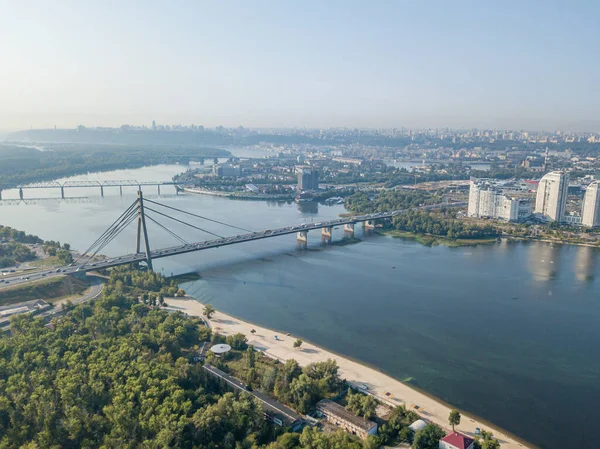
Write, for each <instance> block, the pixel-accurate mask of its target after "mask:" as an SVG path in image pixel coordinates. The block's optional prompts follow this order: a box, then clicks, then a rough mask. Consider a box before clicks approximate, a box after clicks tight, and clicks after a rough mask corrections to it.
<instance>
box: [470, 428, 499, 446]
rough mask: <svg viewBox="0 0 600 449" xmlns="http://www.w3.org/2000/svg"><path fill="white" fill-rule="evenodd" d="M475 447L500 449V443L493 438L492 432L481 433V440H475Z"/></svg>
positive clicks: (484, 431) (483, 431)
mask: <svg viewBox="0 0 600 449" xmlns="http://www.w3.org/2000/svg"><path fill="white" fill-rule="evenodd" d="M475 447H477V448H479V449H500V443H499V442H498V440H497V439H495V438H494V434H493V433H492V432H488V431H486V430H482V431H481V438H480V439H477V440H475Z"/></svg>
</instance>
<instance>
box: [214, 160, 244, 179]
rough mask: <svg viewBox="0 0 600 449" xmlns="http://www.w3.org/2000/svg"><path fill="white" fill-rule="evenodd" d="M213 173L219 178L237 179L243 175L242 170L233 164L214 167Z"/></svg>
mask: <svg viewBox="0 0 600 449" xmlns="http://www.w3.org/2000/svg"><path fill="white" fill-rule="evenodd" d="M213 173H214V174H215V175H217V176H224V177H235V176H240V175H241V174H242V168H241V167H240V166H239V165H233V164H231V163H227V164H219V165H213Z"/></svg>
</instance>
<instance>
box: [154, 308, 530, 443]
mask: <svg viewBox="0 0 600 449" xmlns="http://www.w3.org/2000/svg"><path fill="white" fill-rule="evenodd" d="M166 301H167V304H168V308H171V309H173V310H180V311H182V312H185V313H187V314H188V315H192V316H199V317H201V318H203V319H205V318H204V317H203V316H202V312H203V308H204V304H202V303H200V302H198V301H196V300H195V299H192V298H190V297H186V299H175V298H168V299H166ZM205 321H208V323H209V325H210V327H211V329H213V330H214V331H216V332H218V333H220V334H222V335H231V334H235V333H238V332H241V333H243V334H245V335H246V337H247V338H248V344H252V345H253V346H254V347H255V348H256V349H257V350H259V351H261V352H262V353H263V354H264V355H266V356H267V357H270V358H273V359H277V360H280V361H285V360H288V359H291V358H294V359H295V360H296V361H297V362H298V363H299V364H300V365H301V366H305V365H307V364H309V363H312V362H318V361H323V360H327V359H328V358H331V359H334V360H336V361H337V363H338V365H339V367H340V375H341V377H342V378H345V379H347V381H348V382H349V383H351V384H353V385H355V386H358V385H362V384H365V385H367V386H368V392H369V394H372V395H373V396H375V397H376V398H377V399H378V400H380V401H381V402H383V403H385V404H388V405H390V406H392V407H395V406H398V405H401V404H404V405H405V406H406V407H407V409H412V410H414V409H413V408H412V407H411V406H412V405H418V406H419V410H418V414H420V415H422V416H423V418H425V419H426V420H427V421H430V422H434V423H436V424H438V425H440V426H441V427H442V428H444V429H445V430H447V431H448V430H449V426H448V414H449V412H450V410H451V408H452V407H451V406H450V405H449V404H447V403H445V402H444V401H442V400H440V399H438V398H436V397H434V396H433V395H430V394H428V393H427V392H425V391H423V390H421V389H419V388H416V387H413V386H410V385H408V384H406V383H404V382H401V381H399V380H397V379H394V378H393V377H391V376H389V375H388V374H386V373H384V372H383V371H381V370H379V369H377V368H376V367H372V366H369V365H366V364H364V363H362V362H359V361H357V360H353V359H351V358H348V357H346V356H342V355H339V354H336V353H334V352H332V351H329V350H327V349H325V348H322V347H319V346H317V345H315V344H313V343H311V342H309V341H304V340H303V345H302V348H301V349H294V348H293V346H292V344H293V342H294V340H295V338H296V337H294V336H291V335H289V336H288V335H286V333H285V332H283V331H277V330H273V329H268V328H265V327H262V326H257V325H254V324H252V323H249V322H246V321H243V320H241V319H239V318H236V317H234V316H231V315H228V314H225V313H222V312H219V311H217V312H216V313H215V314H214V316H213V318H211V319H210V320H206V319H205ZM251 329H254V330H256V333H254V334H252V333H251V332H250V330H251ZM275 335H277V336H278V340H275V339H274V336H275ZM415 411H416V410H415ZM461 415H462V417H463V420H462V421H461V424H460V425H459V426H457V430H459V431H461V432H462V433H464V434H466V435H469V436H471V437H473V436H474V432H475V428H476V427H479V428H481V429H483V430H488V429H489V430H491V431H492V432H493V433H494V436H495V437H496V438H497V439H498V441H499V442H500V445H501V447H502V448H510V449H512V448H515V449H516V448H535V446H533V445H531V444H530V443H528V442H526V441H524V440H522V439H520V438H518V437H517V436H515V435H512V434H511V433H510V432H508V431H506V430H504V429H501V428H499V427H497V426H495V425H493V424H491V423H489V422H487V421H485V420H483V419H481V418H479V417H476V416H473V415H470V414H468V413H463V412H462V411H461Z"/></svg>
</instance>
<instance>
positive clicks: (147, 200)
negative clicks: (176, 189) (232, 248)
mask: <svg viewBox="0 0 600 449" xmlns="http://www.w3.org/2000/svg"><path fill="white" fill-rule="evenodd" d="M144 201H145V202H147V203H153V204H157V205H159V206H162V207H166V208H167V209H172V210H176V211H177V212H181V213H184V214H187V215H191V216H192V217H196V218H201V219H203V220H207V221H212V222H213V223H218V224H220V225H223V226H229V227H230V228H234V229H237V230H239V231H244V232H253V231H250V230H249V229H244V228H240V227H239V226H234V225H231V224H229V223H225V222H223V221H219V220H214V219H212V218H208V217H203V216H202V215H197V214H193V213H191V212H187V211H185V210H181V209H177V208H176V207H171V206H167V205H166V204H162V203H158V202H156V201H152V200H149V199H146V198H145V199H144Z"/></svg>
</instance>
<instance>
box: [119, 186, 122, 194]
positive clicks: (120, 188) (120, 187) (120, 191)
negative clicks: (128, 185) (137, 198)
mask: <svg viewBox="0 0 600 449" xmlns="http://www.w3.org/2000/svg"><path fill="white" fill-rule="evenodd" d="M119 194H120V195H121V196H123V186H119Z"/></svg>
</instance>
